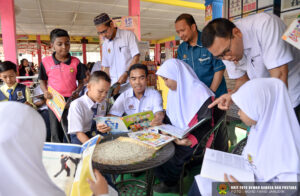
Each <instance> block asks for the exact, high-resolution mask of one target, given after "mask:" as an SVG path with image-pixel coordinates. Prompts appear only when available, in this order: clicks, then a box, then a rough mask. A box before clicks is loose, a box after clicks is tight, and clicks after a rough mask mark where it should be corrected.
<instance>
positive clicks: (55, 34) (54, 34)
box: [50, 29, 70, 43]
mask: <svg viewBox="0 0 300 196" xmlns="http://www.w3.org/2000/svg"><path fill="white" fill-rule="evenodd" d="M57 37H68V38H69V39H70V36H69V34H68V32H67V31H66V30H64V29H53V30H52V31H51V33H50V41H51V43H53V42H54V41H55V39H56V38H57Z"/></svg>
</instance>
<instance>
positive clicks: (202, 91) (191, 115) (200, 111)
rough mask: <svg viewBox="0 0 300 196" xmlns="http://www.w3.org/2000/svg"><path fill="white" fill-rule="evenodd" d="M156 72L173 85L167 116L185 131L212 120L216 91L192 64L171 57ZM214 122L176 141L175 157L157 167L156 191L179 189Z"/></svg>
mask: <svg viewBox="0 0 300 196" xmlns="http://www.w3.org/2000/svg"><path fill="white" fill-rule="evenodd" d="M156 74H157V75H159V76H161V77H162V78H163V80H164V82H165V84H166V86H167V87H168V88H169V92H168V99H167V109H166V115H167V117H168V118H169V121H170V124H172V125H173V126H176V127H179V128H181V129H183V130H185V129H188V128H189V127H191V126H193V125H194V124H196V123H197V122H199V121H200V120H201V119H203V118H205V117H208V118H211V119H212V110H211V109H208V108H207V106H208V105H209V104H210V103H211V102H212V98H213V97H214V93H213V92H212V91H211V90H210V89H209V88H208V87H207V86H206V85H205V84H204V83H202V82H201V81H200V80H199V79H198V77H197V75H196V74H195V73H194V71H193V70H192V68H191V67H190V66H189V65H187V64H186V63H184V62H183V61H181V60H178V59H169V60H167V61H166V62H165V63H164V64H163V65H162V66H161V67H160V69H159V70H158V71H157V73H156ZM212 121H213V120H210V121H208V122H207V123H205V125H204V126H201V129H197V130H195V131H193V132H191V133H190V134H189V135H188V136H187V137H186V138H184V139H181V140H179V139H177V140H175V155H174V157H173V158H171V159H170V160H169V161H168V162H167V163H165V164H164V165H162V166H160V167H158V168H156V169H155V175H156V177H158V178H159V180H160V182H161V183H160V184H158V185H155V187H154V191H155V192H160V193H166V192H177V191H178V180H179V178H180V173H181V170H182V167H183V163H184V162H185V161H186V160H188V159H189V158H190V157H191V156H192V153H193V150H194V147H195V146H196V144H197V143H198V142H199V141H200V139H201V138H202V137H203V136H204V134H206V133H207V131H209V130H210V129H211V127H212V125H213V124H212V123H213V122H212ZM224 140H225V139H224Z"/></svg>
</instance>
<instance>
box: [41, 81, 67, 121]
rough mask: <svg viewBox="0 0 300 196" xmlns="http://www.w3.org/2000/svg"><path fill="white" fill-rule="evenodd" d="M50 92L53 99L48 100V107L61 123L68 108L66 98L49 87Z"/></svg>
mask: <svg viewBox="0 0 300 196" xmlns="http://www.w3.org/2000/svg"><path fill="white" fill-rule="evenodd" d="M48 91H49V92H50V93H51V94H52V96H53V97H52V99H47V102H46V104H47V106H48V107H49V108H50V109H51V110H52V111H53V113H54V114H55V116H56V118H57V119H58V121H60V119H61V116H62V113H63V111H64V109H65V106H66V101H65V98H64V96H62V95H61V94H59V92H57V91H56V90H54V89H53V88H52V87H51V86H48Z"/></svg>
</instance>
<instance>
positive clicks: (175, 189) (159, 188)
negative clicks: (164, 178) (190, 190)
mask: <svg viewBox="0 0 300 196" xmlns="http://www.w3.org/2000/svg"><path fill="white" fill-rule="evenodd" d="M153 190H154V191H155V192H157V193H179V185H178V184H175V185H173V186H167V185H166V184H165V183H164V182H161V183H160V184H156V185H154V186H153Z"/></svg>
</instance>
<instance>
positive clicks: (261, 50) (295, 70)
mask: <svg viewBox="0 0 300 196" xmlns="http://www.w3.org/2000/svg"><path fill="white" fill-rule="evenodd" d="M235 25H236V26H237V27H238V28H239V29H240V30H241V32H242V34H243V44H244V56H243V58H242V59H241V60H240V61H239V62H238V65H235V64H234V63H233V62H230V61H223V62H224V64H225V65H226V69H227V72H228V75H229V77H230V78H232V79H237V78H240V77H242V76H243V75H245V74H246V73H247V75H248V77H249V79H254V78H263V77H270V72H269V70H270V69H274V68H277V67H280V66H282V65H284V64H287V63H288V70H289V73H288V90H289V95H290V98H291V101H292V104H293V107H296V106H298V105H299V104H300V50H297V49H296V48H294V47H292V46H291V45H289V44H288V43H286V42H285V41H283V40H282V39H281V36H282V35H283V33H284V31H285V29H286V26H285V24H284V23H283V21H282V20H281V19H280V18H278V17H277V16H275V15H273V14H266V13H260V14H256V15H252V16H249V17H246V18H243V19H241V20H239V21H238V22H236V23H235Z"/></svg>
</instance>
